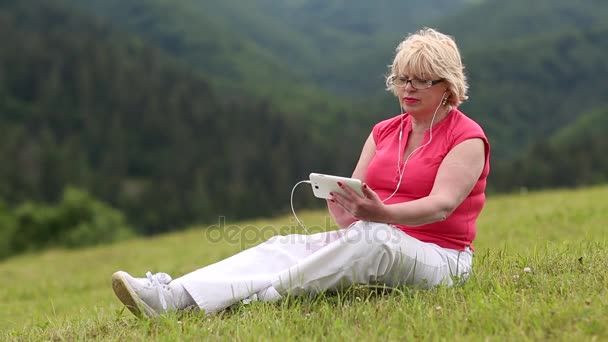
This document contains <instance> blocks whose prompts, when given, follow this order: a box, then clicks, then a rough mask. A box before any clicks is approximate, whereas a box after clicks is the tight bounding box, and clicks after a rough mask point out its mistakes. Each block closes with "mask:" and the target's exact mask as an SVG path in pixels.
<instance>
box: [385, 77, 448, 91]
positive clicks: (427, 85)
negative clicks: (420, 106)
mask: <svg viewBox="0 0 608 342" xmlns="http://www.w3.org/2000/svg"><path fill="white" fill-rule="evenodd" d="M397 79H401V77H398V76H393V77H392V78H391V81H390V84H391V85H392V86H395V87H397V88H405V87H407V84H408V83H411V84H412V88H414V89H416V90H424V89H429V88H430V87H432V86H434V85H435V84H437V83H441V82H443V81H445V78H440V79H438V80H419V79H417V78H412V79H404V80H400V82H405V83H403V84H402V85H399V84H395V80H397ZM414 81H418V82H424V86H423V87H417V86H416V85H414Z"/></svg>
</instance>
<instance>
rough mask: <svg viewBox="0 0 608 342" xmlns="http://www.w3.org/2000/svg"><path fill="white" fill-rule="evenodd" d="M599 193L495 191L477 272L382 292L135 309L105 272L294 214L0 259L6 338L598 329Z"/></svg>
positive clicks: (410, 335)
mask: <svg viewBox="0 0 608 342" xmlns="http://www.w3.org/2000/svg"><path fill="white" fill-rule="evenodd" d="M607 197H608V186H602V187H594V188H586V189H578V190H571V191H551V192H542V193H528V194H517V195H511V196H500V197H498V196H497V197H492V198H490V199H489V201H488V203H487V206H486V208H485V209H484V212H483V213H482V216H481V218H480V222H479V229H478V232H479V233H478V238H477V240H476V243H475V245H476V257H475V266H474V267H475V273H474V274H473V276H472V278H471V279H470V281H469V282H468V283H467V284H466V285H464V286H461V287H457V288H453V289H444V288H440V289H436V290H432V291H424V290H414V289H407V288H403V289H400V290H399V291H393V292H392V293H390V294H384V295H381V294H378V293H376V292H374V291H371V290H369V289H366V288H354V289H352V290H350V291H348V292H347V293H344V294H342V295H339V296H336V295H328V296H326V297H319V298H316V299H295V300H285V301H281V302H279V303H276V304H264V303H253V304H251V305H241V306H237V307H235V308H234V309H233V310H231V311H228V312H225V313H224V314H221V315H217V316H212V317H201V316H198V315H194V314H191V315H186V316H183V317H169V318H167V319H161V320H158V321H146V320H144V321H136V320H135V319H134V318H132V317H131V316H130V313H129V312H128V311H127V310H124V309H123V308H122V307H121V305H119V302H118V300H116V299H115V298H114V297H113V293H112V290H111V286H110V275H111V274H112V272H114V271H115V270H117V269H124V270H126V271H129V272H133V273H135V274H142V275H143V273H144V272H145V271H147V270H151V271H165V272H169V273H171V274H173V275H174V276H179V275H181V274H183V273H186V272H188V271H191V270H193V269H195V268H198V267H201V266H203V265H206V264H209V263H212V262H214V261H217V260H220V259H222V258H225V257H227V256H229V255H231V254H233V253H235V252H237V251H239V250H241V249H242V248H244V247H247V246H251V245H254V244H256V243H258V242H259V241H261V240H263V239H264V235H266V236H265V237H268V236H269V235H271V233H272V232H273V231H274V232H279V233H288V232H293V229H291V228H289V226H290V225H292V224H293V221H292V220H291V217H282V218H276V219H267V220H257V221H247V222H239V223H236V224H238V226H239V227H241V229H242V232H243V234H241V235H240V238H236V239H231V240H230V239H221V240H222V241H219V242H217V237H218V236H219V237H225V235H222V234H220V233H221V232H222V230H221V229H220V230H218V229H217V228H216V229H215V230H213V232H214V234H213V235H210V234H209V233H208V232H209V230H206V229H204V228H203V227H194V228H192V229H191V230H189V231H186V232H182V233H177V234H171V235H164V236H159V237H156V238H153V239H136V240H131V241H125V242H123V243H119V244H116V245H112V246H106V247H98V248H93V249H87V250H81V251H70V252H66V251H61V250H56V251H50V252H46V253H42V254H35V255H27V256H21V257H16V258H13V259H10V260H8V261H5V262H3V263H0V275H2V279H4V280H5V283H4V285H3V286H2V287H0V303H1V304H0V305H1V308H2V310H0V331H1V332H0V339H2V340H12V339H16V340H74V339H93V338H95V339H104V340H133V339H137V340H143V339H159V340H176V339H186V340H188V339H196V340H198V339H203V338H213V339H240V340H260V339H270V340H295V339H303V338H304V339H334V340H335V339H347V340H353V339H366V340H367V339H369V340H378V341H385V340H403V339H447V338H449V339H455V340H471V339H473V340H483V339H488V338H489V339H496V340H504V339H515V340H564V341H571V340H581V339H583V340H594V339H597V340H604V339H607V338H608V328H607V327H606V325H605V322H606V320H607V319H608V313H607V312H606V310H605V308H606V307H608V293H607V292H606V291H607V288H606V284H607V283H608V271H607V269H606V267H605V260H607V259H608V240H606V235H605V227H606V226H607V225H608V221H607V218H606V215H605V213H606V211H607V210H608V203H607V202H606V201H605V198H607ZM302 219H303V220H304V222H305V223H306V224H307V225H317V226H325V223H324V222H326V217H325V213H323V212H308V213H302ZM256 227H257V228H256ZM329 228H330V229H331V228H332V227H329ZM256 231H257V232H258V233H257V234H256V233H255V232H256ZM244 232H248V233H247V234H245V233H244ZM526 267H529V268H530V272H526V271H524V268H526Z"/></svg>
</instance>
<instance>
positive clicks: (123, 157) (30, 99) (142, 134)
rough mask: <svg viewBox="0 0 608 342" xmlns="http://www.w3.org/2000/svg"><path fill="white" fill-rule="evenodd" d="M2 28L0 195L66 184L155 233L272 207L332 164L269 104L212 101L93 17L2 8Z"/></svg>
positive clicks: (165, 62) (22, 196)
mask: <svg viewBox="0 0 608 342" xmlns="http://www.w3.org/2000/svg"><path fill="white" fill-rule="evenodd" d="M0 28H1V29H0V34H1V38H2V39H1V40H0V42H1V44H2V45H3V46H4V47H3V48H2V49H1V50H2V53H1V54H0V71H1V72H0V97H1V98H2V101H0V112H1V113H2V115H0V165H1V167H0V179H2V181H0V198H4V199H5V200H6V202H7V203H10V204H18V203H20V202H22V201H24V200H30V199H31V200H43V201H53V200H56V199H57V198H58V197H59V196H60V194H61V192H62V191H63V188H64V187H65V186H67V185H74V186H77V187H81V188H85V189H88V190H89V191H91V193H92V194H93V195H95V196H96V197H99V198H101V199H103V200H105V201H108V202H110V203H112V204H114V205H116V206H118V207H119V208H121V209H123V210H125V211H126V212H127V213H128V214H129V218H130V219H131V220H132V222H135V223H136V224H137V225H138V226H139V228H140V229H141V230H142V231H145V232H153V231H158V230H161V229H167V228H170V227H173V226H177V225H182V224H185V223H187V222H192V221H212V220H216V219H217V217H218V216H226V217H228V219H230V218H237V217H247V216H259V215H269V214H271V213H273V212H275V211H280V212H283V211H285V210H286V208H285V206H286V205H285V203H287V198H288V194H289V189H291V186H292V185H293V184H294V183H295V181H297V180H299V179H301V178H302V177H304V175H305V174H307V172H305V171H306V170H309V169H310V168H315V167H318V168H320V167H327V165H329V164H330V163H329V161H330V160H331V165H335V164H334V163H336V162H337V163H338V164H339V163H340V158H338V160H337V161H336V160H334V159H333V158H332V159H329V157H328V156H327V155H328V153H327V152H325V150H324V149H323V148H321V147H320V146H319V145H318V142H316V140H315V138H314V137H313V136H312V135H311V134H310V132H312V130H310V129H308V128H307V126H305V125H304V124H303V123H301V122H300V121H297V120H296V119H294V118H291V117H289V116H286V115H284V114H279V113H278V112H277V111H276V109H274V108H273V106H272V105H271V104H270V103H268V102H265V101H263V100H261V99H260V100H257V99H250V98H248V99H225V98H221V97H218V96H217V94H216V93H214V91H212V89H211V88H210V85H209V83H208V82H207V80H206V78H205V77H203V76H201V75H199V74H198V73H197V72H193V71H192V69H191V68H190V67H187V66H185V65H183V63H180V62H178V61H175V60H174V59H172V58H170V57H168V56H166V55H165V54H164V53H162V52H161V51H160V50H158V49H156V48H154V47H150V46H148V45H146V44H145V43H144V42H142V41H141V40H140V39H138V38H136V37H133V36H130V35H128V34H125V33H124V32H120V31H116V30H115V29H113V28H111V27H110V26H108V25H106V24H104V23H103V22H101V21H96V20H92V19H91V18H90V17H85V16H81V15H79V14H77V13H73V12H71V11H70V10H67V9H64V8H62V7H58V6H55V5H52V4H50V3H46V4H42V3H38V4H37V6H29V5H28V4H27V3H24V2H20V3H10V4H7V3H4V4H1V5H0ZM336 117H339V116H336ZM303 125H304V126H303ZM317 134H318V132H317ZM323 138H324V139H334V138H333V137H328V138H325V137H323ZM331 145H336V143H332V144H331ZM352 154H353V155H354V154H355V152H352ZM343 155H344V157H343V158H349V159H351V158H354V157H353V156H350V155H349V154H348V153H344V154H343ZM303 165H306V166H307V167H306V168H304V167H302V166H303ZM303 170H304V171H303Z"/></svg>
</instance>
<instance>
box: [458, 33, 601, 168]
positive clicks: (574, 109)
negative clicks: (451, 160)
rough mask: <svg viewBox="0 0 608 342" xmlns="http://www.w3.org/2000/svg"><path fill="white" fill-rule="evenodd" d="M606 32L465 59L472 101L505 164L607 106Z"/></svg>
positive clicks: (526, 43) (562, 36) (469, 106)
mask: <svg viewBox="0 0 608 342" xmlns="http://www.w3.org/2000/svg"><path fill="white" fill-rule="evenodd" d="M607 34H608V26H604V27H603V28H601V27H600V28H592V29H583V30H572V31H565V32H562V33H558V34H554V35H552V36H547V37H540V38H537V37H534V38H529V39H521V40H516V41H513V42H512V43H511V44H509V45H507V46H503V47H497V48H494V49H491V50H487V51H482V50H476V51H475V52H473V53H465V57H464V58H465V62H466V64H467V65H468V74H469V76H470V84H471V89H470V93H471V99H470V101H468V102H467V103H465V105H463V110H464V111H466V112H467V113H469V114H470V115H471V116H472V117H474V118H476V119H478V120H479V121H480V122H481V123H482V124H483V126H484V127H485V129H486V131H487V133H489V134H490V137H491V138H492V140H493V143H494V151H495V155H496V156H499V157H500V158H501V159H502V158H505V157H508V156H515V155H517V153H518V152H519V151H521V149H522V148H524V147H526V146H527V145H528V144H530V143H532V142H535V141H538V140H542V139H545V138H548V137H549V136H550V135H551V134H553V133H554V132H556V131H557V130H559V129H560V128H562V127H565V126H567V125H569V124H571V123H572V122H574V121H575V120H576V118H577V117H578V116H579V115H581V114H583V113H585V112H587V111H590V110H592V109H594V108H597V107H599V106H602V105H604V104H606V98H605V94H606V93H608V87H607V86H606V83H605V81H604V80H605V79H606V78H607V77H608V64H607V63H606V62H605V52H606V51H608V39H606V35H607Z"/></svg>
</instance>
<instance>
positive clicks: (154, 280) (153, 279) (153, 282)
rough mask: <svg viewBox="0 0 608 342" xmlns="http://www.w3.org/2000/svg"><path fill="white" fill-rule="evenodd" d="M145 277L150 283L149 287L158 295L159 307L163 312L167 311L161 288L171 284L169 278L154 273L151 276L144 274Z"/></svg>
mask: <svg viewBox="0 0 608 342" xmlns="http://www.w3.org/2000/svg"><path fill="white" fill-rule="evenodd" d="M146 277H147V278H148V281H149V282H150V286H151V287H154V288H155V289H156V293H157V294H158V300H159V301H160V305H162V307H163V310H165V311H167V301H166V300H165V296H164V295H163V292H162V291H163V287H164V286H167V285H169V283H170V282H171V280H172V279H171V276H170V275H168V274H167V273H156V274H152V272H149V271H148V272H146Z"/></svg>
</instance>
